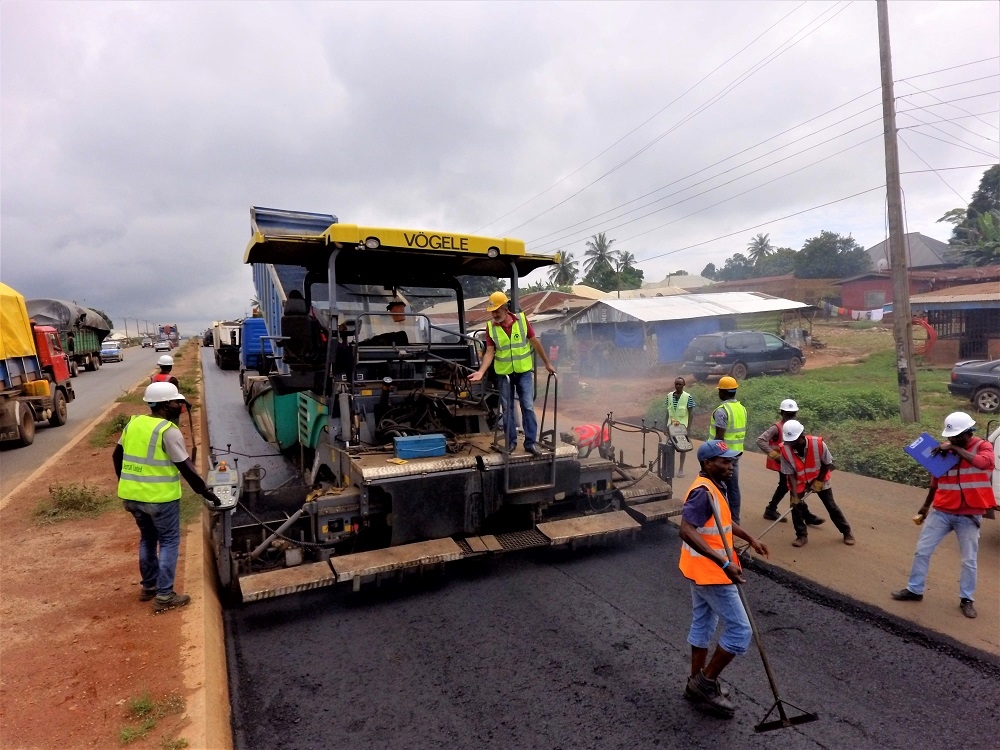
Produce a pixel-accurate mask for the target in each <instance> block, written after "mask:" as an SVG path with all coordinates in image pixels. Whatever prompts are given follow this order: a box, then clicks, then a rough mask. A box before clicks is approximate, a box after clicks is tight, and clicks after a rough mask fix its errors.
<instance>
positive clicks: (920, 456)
mask: <svg viewBox="0 0 1000 750" xmlns="http://www.w3.org/2000/svg"><path fill="white" fill-rule="evenodd" d="M939 445H940V443H939V442H938V441H937V440H935V439H934V438H933V437H931V435H930V434H929V433H926V432H925V433H923V434H922V435H921V436H920V437H918V438H917V439H916V440H914V441H913V442H912V443H910V444H909V445H908V446H906V447H905V448H903V450H904V451H906V452H907V453H908V454H909V455H910V456H912V457H913V458H914V459H916V461H917V463H919V464H920V465H921V466H923V467H924V468H925V469H927V471H929V472H930V473H931V474H933V475H934V476H936V477H940V476H943V475H944V474H945V473H946V472H947V471H948V470H949V469H951V468H952V467H954V466H955V464H957V463H958V456H957V455H956V454H954V453H950V452H949V453H937V454H932V453H931V452H932V451H933V450H934V449H935V448H937V447H938V446H939Z"/></svg>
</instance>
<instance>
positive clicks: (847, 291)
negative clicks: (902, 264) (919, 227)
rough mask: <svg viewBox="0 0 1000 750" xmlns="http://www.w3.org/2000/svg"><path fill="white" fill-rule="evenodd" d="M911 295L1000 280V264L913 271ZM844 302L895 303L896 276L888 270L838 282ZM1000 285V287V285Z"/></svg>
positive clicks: (863, 306) (856, 306)
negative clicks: (894, 285) (894, 287)
mask: <svg viewBox="0 0 1000 750" xmlns="http://www.w3.org/2000/svg"><path fill="white" fill-rule="evenodd" d="M908 277H909V282H910V284H909V286H910V296H913V295H915V294H925V293H927V292H933V291H937V290H940V289H948V288H949V287H953V286H961V285H963V284H984V283H987V282H997V283H998V284H1000V265H997V266H979V267H974V268H949V269H940V270H935V271H910V273H909V274H908ZM837 285H838V286H840V300H841V302H840V304H841V307H846V308H847V309H849V310H875V309H878V308H880V307H882V306H883V305H888V304H891V303H892V276H891V275H890V274H889V272H888V271H883V272H877V271H873V272H871V273H866V274H862V275H861V276H855V277H853V278H850V279H844V280H843V281H839V282H837ZM998 288H1000V287H998Z"/></svg>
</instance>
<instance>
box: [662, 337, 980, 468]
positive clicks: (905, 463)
mask: <svg viewBox="0 0 1000 750" xmlns="http://www.w3.org/2000/svg"><path fill="white" fill-rule="evenodd" d="M949 372H950V370H948V369H941V368H918V369H917V373H916V378H917V392H918V399H919V407H920V420H919V422H917V423H914V424H903V423H902V421H901V420H900V418H899V391H898V386H897V382H896V365H895V356H894V353H893V352H891V351H889V352H885V351H883V352H879V353H877V354H872V355H871V356H869V357H867V358H865V359H863V360H862V361H860V362H859V363H858V364H850V365H837V366H834V367H826V368H822V369H818V370H809V371H805V372H802V373H801V374H799V375H795V376H788V375H780V376H774V377H768V376H765V377H755V378H748V379H747V380H745V381H743V382H742V383H741V384H740V389H739V395H738V398H739V400H740V402H741V403H743V405H744V406H746V407H747V411H748V416H749V419H748V425H747V438H746V441H745V443H744V448H745V449H746V450H747V451H755V450H756V442H757V436H758V435H760V434H761V433H762V432H764V431H765V430H766V429H767V428H768V427H769V426H770V425H771V424H773V423H774V421H775V420H777V419H778V404H780V403H781V401H782V400H783V399H786V398H794V399H795V400H796V401H797V402H798V404H799V414H798V419H799V421H800V422H802V424H804V425H805V427H806V431H807V432H808V433H809V434H812V435H821V436H822V437H823V438H824V439H825V440H826V442H827V443H828V445H829V446H830V451H831V452H832V453H833V457H834V462H835V465H836V466H837V468H838V469H841V470H842V471H849V472H852V473H856V474H862V475H864V476H870V477H876V478H878V479H886V480H888V481H892V482H898V483H901V484H910V485H914V486H918V487H926V486H927V481H928V476H927V472H925V471H923V470H922V469H920V467H919V466H918V465H917V464H916V463H915V462H914V461H913V459H912V458H910V457H909V456H908V455H906V453H904V452H903V447H904V446H906V445H908V444H909V443H911V442H913V440H914V439H915V438H916V437H917V436H918V435H920V433H921V432H924V431H927V432H930V433H931V434H932V435H937V434H939V433H940V431H941V424H942V423H943V421H944V418H945V416H946V415H947V414H949V413H950V412H953V411H956V410H968V409H969V407H970V404H969V403H968V402H967V401H964V400H962V399H958V398H956V397H954V396H952V395H951V394H949V393H948V388H947V383H948V377H949ZM688 390H689V391H690V392H691V394H692V395H693V396H694V398H695V402H696V403H697V406H696V408H695V425H694V429H693V430H692V434H693V435H694V437H697V438H704V437H706V436H707V434H708V422H709V420H710V419H711V413H712V411H714V409H715V408H716V406H718V403H719V397H718V391H717V389H716V386H715V384H714V383H713V384H712V385H710V386H709V385H701V384H693V385H691V386H689V387H688ZM974 416H976V417H977V421H978V422H979V423H980V433H982V434H985V431H986V419H984V418H983V417H984V416H985V415H974ZM646 418H647V419H649V420H653V419H657V420H658V421H659V423H660V424H663V421H664V406H663V401H662V400H657V401H656V402H654V403H652V404H650V405H649V407H648V408H647V410H646Z"/></svg>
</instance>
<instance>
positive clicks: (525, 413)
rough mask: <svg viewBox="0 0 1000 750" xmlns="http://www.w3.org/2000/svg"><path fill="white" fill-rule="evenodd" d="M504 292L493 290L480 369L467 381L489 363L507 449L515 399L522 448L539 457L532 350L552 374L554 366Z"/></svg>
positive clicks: (513, 430)
mask: <svg viewBox="0 0 1000 750" xmlns="http://www.w3.org/2000/svg"><path fill="white" fill-rule="evenodd" d="M509 301H510V300H508V299H507V295H506V294H504V293H503V292H493V294H491V295H490V301H489V304H487V306H486V309H487V311H488V312H489V313H490V320H488V321H487V323H486V353H485V354H484V355H483V361H482V362H481V363H480V365H479V369H478V370H477V371H476V372H474V373H472V375H470V376H469V382H472V383H476V382H478V381H480V380H482V379H483V376H484V375H485V374H486V371H487V370H489V368H490V365H491V364H492V365H493V370H494V371H495V372H496V374H497V380H498V381H499V383H498V385H499V386H500V403H501V406H502V408H503V425H504V434H505V435H506V438H507V446H506V447H507V450H508V451H513V450H514V448H515V447H516V446H517V421H516V419H515V418H514V398H515V391H516V394H517V395H516V398H517V400H518V403H519V404H520V405H521V421H522V422H523V427H524V450H525V451H527V452H528V453H530V454H532V455H533V456H540V455H541V454H542V452H541V450H540V449H539V448H538V446H537V445H536V444H535V441H536V440H537V439H538V420H537V419H536V417H535V404H534V385H533V378H534V365H533V362H532V360H531V350H532V349H534V350H535V353H536V354H537V355H538V357H539V358H540V359H541V360H542V362H544V363H545V369H546V370H548V371H549V372H550V373H553V374H555V371H556V368H555V366H554V365H553V364H552V362H550V361H549V357H548V355H547V354H546V353H545V347H543V346H542V342H541V341H539V340H538V337H537V336H535V331H534V329H533V328H532V327H531V323H529V322H528V318H527V316H526V315H525V314H524V313H523V312H519V313H517V315H515V314H514V313H512V312H511V311H510V310H509V309H508V308H507V303H508V302H509Z"/></svg>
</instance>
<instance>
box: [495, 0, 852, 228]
mask: <svg viewBox="0 0 1000 750" xmlns="http://www.w3.org/2000/svg"><path fill="white" fill-rule="evenodd" d="M839 4H840V3H839V2H838V3H836V4H835V5H833V6H831V7H830V8H827V9H826V10H825V11H823V12H822V13H820V14H819V15H818V16H816V18H814V19H813V20H812V21H810V22H809V23H807V24H806V25H805V26H803V27H802V28H801V29H799V30H798V31H797V32H795V34H793V35H792V36H791V37H789V38H788V39H787V40H786V41H784V42H782V44H781V45H779V46H778V47H777V48H776V49H775V50H773V51H772V52H771V53H769V54H768V55H767V56H765V57H764V58H763V59H762V60H759V61H758V62H756V63H754V65H752V66H751V67H750V68H749V69H748V70H746V71H744V73H742V74H740V76H737V78H736V79H735V80H734V81H732V82H730V83H729V84H727V87H726V88H724V89H723V90H722V91H721V92H720V93H718V94H716V95H715V96H713V97H711V98H710V99H709V100H708V101H707V102H706V103H704V104H702V105H700V106H699V107H697V108H695V110H694V111H692V112H691V113H689V114H688V115H686V116H685V117H684V118H682V119H681V120H680V121H678V122H677V123H675V124H674V125H672V126H671V127H670V128H668V129H667V130H665V131H664V132H662V133H660V134H659V135H658V136H656V137H655V138H653V139H652V140H651V141H649V142H647V143H646V144H645V145H644V146H642V147H641V148H640V149H639V150H638V151H635V152H633V153H632V154H631V155H630V156H628V157H627V158H625V159H624V160H622V161H620V162H619V163H618V164H616V165H615V166H613V167H612V168H611V169H609V170H607V171H606V172H604V173H603V174H602V175H600V176H599V177H597V178H595V179H594V180H592V181H591V182H589V183H587V184H586V185H584V186H583V187H581V188H580V189H579V190H577V191H576V192H574V193H571V194H570V195H569V196H567V197H566V198H564V199H562V200H561V201H559V202H557V203H556V204H554V205H552V206H550V207H549V208H547V209H545V210H544V211H542V212H540V213H538V214H535V215H534V216H532V217H531V218H530V219H527V220H526V221H523V222H521V223H520V224H518V225H517V226H515V227H512V228H510V229H508V230H505V231H504V232H503V233H502V234H503V235H504V236H509V235H511V234H513V233H514V232H515V231H517V230H518V229H520V228H521V227H524V226H527V225H528V224H531V223H532V222H534V221H535V220H536V219H539V218H541V217H542V216H544V215H545V214H547V213H549V212H550V211H552V210H554V209H556V208H558V207H559V206H562V205H564V204H565V203H567V202H568V201H570V200H572V199H573V198H575V197H577V196H578V195H580V194H581V193H583V192H584V191H585V190H587V189H589V188H590V187H592V186H594V185H596V184H597V183H598V182H600V181H601V180H603V179H604V178H605V177H607V176H609V175H611V174H613V173H615V172H617V171H618V170H619V169H621V168H622V167H624V166H625V165H627V164H628V163H630V162H631V161H633V160H634V159H636V158H637V157H639V156H640V155H641V154H643V153H645V152H646V151H647V150H648V149H650V148H652V147H653V146H654V145H655V144H656V143H658V142H659V141H660V140H662V139H663V138H665V137H666V136H667V135H669V134H670V133H672V132H674V131H675V130H676V129H677V128H679V127H681V125H684V124H685V123H687V122H689V121H690V120H691V119H693V118H694V117H696V116H698V115H700V114H702V113H703V112H705V111H707V110H708V109H709V107H711V106H713V105H714V104H717V103H718V102H719V101H721V100H722V99H723V98H724V97H725V96H726V95H727V94H729V93H731V92H732V91H734V90H735V89H736V88H737V87H738V86H740V85H742V84H743V83H745V82H746V81H747V80H749V78H750V77H751V76H753V75H754V74H755V73H758V72H760V71H761V70H763V69H764V67H766V66H767V65H769V64H770V63H772V62H774V60H776V59H777V58H778V57H780V56H781V55H783V54H784V53H785V52H787V51H788V50H790V49H792V48H793V47H795V46H796V45H797V44H799V43H800V42H802V41H804V40H805V39H807V38H808V37H809V36H811V35H812V34H814V33H815V32H817V31H819V30H820V29H821V28H822V27H823V26H825V25H826V24H827V23H829V22H830V21H832V20H833V19H834V18H836V17H837V16H838V15H840V13H842V12H843V11H844V10H846V9H847V8H848V7H849V6H850V5H853V0H851V2H849V3H847V5H845V6H844V7H843V8H841V9H840V10H838V11H837V12H836V13H834V14H833V15H832V16H830V17H829V18H827V19H826V20H824V21H823V22H822V23H821V24H819V26H817V27H816V28H814V29H812V30H810V31H809V32H808V33H806V34H805V35H804V36H802V37H801V38H800V39H797V40H796V41H795V42H793V43H791V44H790V45H788V46H787V47H786V48H785V49H781V47H782V46H783V45H786V44H788V42H789V41H790V40H791V39H794V38H795V36H796V35H798V34H800V33H802V31H804V30H805V29H807V28H808V27H809V26H811V25H812V24H814V23H815V22H816V21H817V20H818V19H819V18H822V17H823V16H824V15H826V14H827V13H829V12H830V10H832V9H833V8H836V7H837V5H839ZM768 58H770V59H768Z"/></svg>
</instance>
